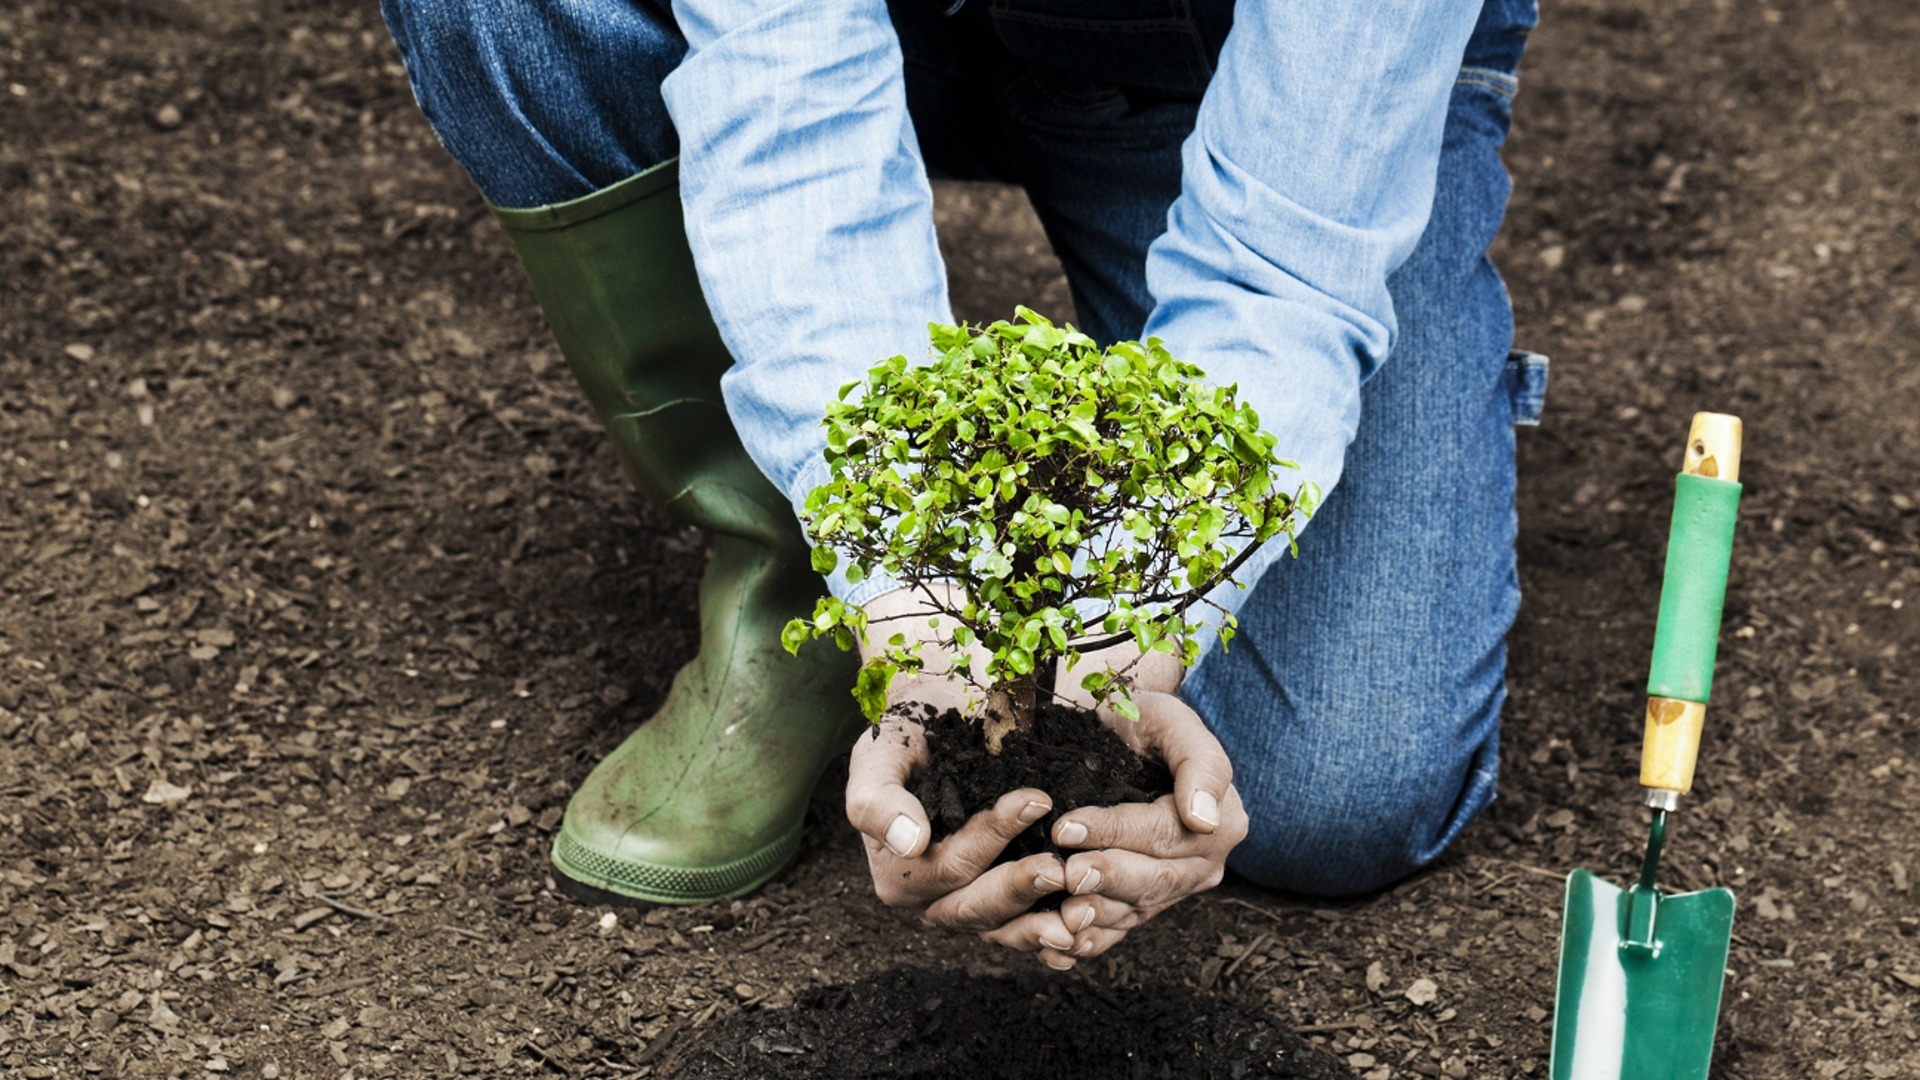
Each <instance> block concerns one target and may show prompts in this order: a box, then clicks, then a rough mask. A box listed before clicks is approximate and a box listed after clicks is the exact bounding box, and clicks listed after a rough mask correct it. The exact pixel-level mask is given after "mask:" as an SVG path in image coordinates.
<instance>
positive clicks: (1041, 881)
mask: <svg viewBox="0 0 1920 1080" xmlns="http://www.w3.org/2000/svg"><path fill="white" fill-rule="evenodd" d="M1061 884H1062V883H1061V881H1060V879H1058V878H1050V877H1048V876H1047V875H1045V874H1040V875H1037V876H1036V877H1034V879H1033V891H1035V892H1038V893H1050V892H1059V891H1060V888H1061Z"/></svg>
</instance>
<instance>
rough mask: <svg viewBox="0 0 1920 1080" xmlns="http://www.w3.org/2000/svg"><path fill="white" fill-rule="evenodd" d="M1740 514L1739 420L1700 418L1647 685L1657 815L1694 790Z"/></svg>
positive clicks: (1650, 788) (1690, 443)
mask: <svg viewBox="0 0 1920 1080" xmlns="http://www.w3.org/2000/svg"><path fill="white" fill-rule="evenodd" d="M1739 511H1740V418H1739V417H1737V416H1726V415H1723V414H1721V413H1704V412H1703V413H1695V414H1694V416H1693V430H1692V431H1691V432H1689V433H1688V435H1687V450H1686V456H1685V457H1684V459H1683V460H1682V463H1681V469H1680V475H1679V476H1676V477H1675V478H1674V499H1673V527H1672V530H1671V531H1670V532H1669V533H1668V536H1667V570H1666V579H1665V581H1664V583H1663V584H1662V585H1661V587H1660V622H1659V625H1658V627H1657V628H1656V629H1655V630H1654V633H1653V664H1652V670H1651V673H1650V674H1649V676H1648V678H1647V734H1646V741H1645V742H1644V743H1643V744H1642V746H1641V750H1640V785H1641V786H1642V787H1644V788H1646V789H1647V791H1646V802H1647V804H1648V805H1649V806H1655V807H1658V808H1662V809H1672V808H1673V806H1674V805H1676V804H1677V800H1678V798H1679V796H1681V795H1684V794H1686V793H1687V792H1688V791H1691V790H1692V789H1693V768H1694V763H1695V761H1696V760H1697V759H1698V757H1699V754H1700V729H1701V727H1702V726H1703V725H1704V724H1705V723H1706V718H1707V698H1708V696H1709V695H1710V693H1711V691H1712V690H1713V659H1714V654H1715V653H1716V652H1717V651H1718V650H1719V647H1720V610H1721V607H1722V606H1723V605H1724V603H1725V601H1726V595H1727V564H1728V562H1729V561H1730V560H1731V558H1732V555H1733V527H1734V523H1735V520H1736V519H1737V518H1738V517H1739Z"/></svg>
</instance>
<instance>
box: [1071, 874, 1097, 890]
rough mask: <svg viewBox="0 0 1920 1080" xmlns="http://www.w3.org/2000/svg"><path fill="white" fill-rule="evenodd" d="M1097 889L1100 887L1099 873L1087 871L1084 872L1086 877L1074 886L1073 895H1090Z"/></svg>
mask: <svg viewBox="0 0 1920 1080" xmlns="http://www.w3.org/2000/svg"><path fill="white" fill-rule="evenodd" d="M1099 887H1100V871H1098V870H1093V869H1089V870H1088V871H1087V872H1086V875H1085V876H1083V877H1082V878H1081V879H1080V884H1078V885H1075V886H1074V887H1073V891H1074V894H1075V895H1081V894H1084V893H1090V892H1092V891H1093V890H1095V889H1097V888H1099Z"/></svg>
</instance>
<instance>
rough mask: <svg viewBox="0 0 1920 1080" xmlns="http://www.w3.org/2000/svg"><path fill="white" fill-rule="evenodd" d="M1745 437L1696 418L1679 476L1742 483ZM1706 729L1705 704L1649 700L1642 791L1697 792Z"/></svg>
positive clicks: (1710, 417)
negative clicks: (1696, 774)
mask: <svg viewBox="0 0 1920 1080" xmlns="http://www.w3.org/2000/svg"><path fill="white" fill-rule="evenodd" d="M1741 435H1742V431H1741V423H1740V418H1739V417H1737V416H1728V415H1726V414H1724V413H1706V412H1703V413H1695V414H1694V415H1693V426H1692V429H1691V430H1690V431H1688V433H1687V449H1686V453H1685V455H1684V456H1683V457H1682V459H1681V463H1680V471H1681V472H1683V473H1690V474H1692V475H1695V476H1704V477H1707V478H1709V479H1714V480H1727V481H1733V482H1738V481H1739V479H1740V443H1741ZM1706 723H1707V705H1706V702H1704V701H1681V700H1678V699H1675V698H1665V697H1650V698H1648V699H1647V730H1646V737H1645V738H1644V739H1643V740H1642V742H1641V745H1640V785H1641V786H1642V787H1647V788H1656V789H1658V790H1661V791H1677V792H1679V793H1680V794H1682V795H1684V794H1686V793H1687V792H1689V791H1692V790H1693V770H1694V766H1695V765H1696V764H1697V763H1698V762H1699V758H1700V733H1701V731H1702V730H1703V729H1704V728H1705V727H1706Z"/></svg>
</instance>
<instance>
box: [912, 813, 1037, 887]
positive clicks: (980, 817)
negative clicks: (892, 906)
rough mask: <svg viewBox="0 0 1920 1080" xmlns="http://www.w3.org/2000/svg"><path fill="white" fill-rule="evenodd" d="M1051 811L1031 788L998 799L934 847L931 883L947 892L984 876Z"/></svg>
mask: <svg viewBox="0 0 1920 1080" xmlns="http://www.w3.org/2000/svg"><path fill="white" fill-rule="evenodd" d="M909 798H911V796H909ZM915 805H916V806H918V805H919V804H918V803H915ZM1051 809H1053V800H1052V799H1050V798H1048V797H1047V793H1046V792H1044V791H1040V790H1038V789H1035V788H1020V789H1018V790H1015V791H1009V792H1007V793H1006V794H1005V795H1002V796H1000V798H999V799H998V800H996V801H995V802H994V804H993V806H992V807H991V808H989V809H987V810H983V811H981V812H980V813H978V814H975V815H973V816H972V817H970V818H968V819H967V823H966V824H965V825H962V826H960V828H959V830H958V831H957V832H955V833H954V834H953V835H952V836H949V837H947V838H946V839H945V840H942V841H940V842H939V843H938V844H936V845H934V848H933V850H932V852H931V853H930V854H931V856H932V858H933V862H934V866H933V868H932V869H933V874H934V875H935V878H934V879H935V880H936V881H937V882H939V883H940V884H943V885H945V886H946V887H947V888H949V889H953V888H959V887H960V886H962V885H965V884H967V883H969V882H971V881H973V880H974V879H975V878H977V877H979V876H980V875H982V874H984V873H986V872H987V869H988V868H989V867H991V866H992V865H993V861H994V860H995V859H997V858H999V857H1000V853H1001V852H1002V851H1005V850H1006V847H1007V843H1008V842H1009V841H1011V840H1012V839H1013V838H1014V837H1016V836H1019V835H1020V834H1021V833H1022V832H1024V831H1025V830H1026V828H1027V826H1029V825H1031V824H1033V823H1034V822H1036V821H1039V820H1040V819H1041V818H1042V817H1045V816H1046V813H1047V811H1049V810H1051Z"/></svg>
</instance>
